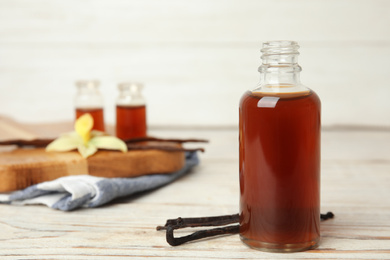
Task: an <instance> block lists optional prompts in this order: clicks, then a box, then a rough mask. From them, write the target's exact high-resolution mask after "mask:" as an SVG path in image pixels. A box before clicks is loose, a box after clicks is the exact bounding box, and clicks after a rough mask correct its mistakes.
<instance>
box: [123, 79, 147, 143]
mask: <svg viewBox="0 0 390 260" xmlns="http://www.w3.org/2000/svg"><path fill="white" fill-rule="evenodd" d="M142 89H143V85H142V84H140V83H134V82H125V83H121V84H119V85H118V90H119V97H118V99H117V102H116V136H117V137H118V138H121V139H123V140H126V139H131V138H137V137H145V136H146V132H147V125H146V102H145V99H144V97H143V96H142V93H141V91H142Z"/></svg>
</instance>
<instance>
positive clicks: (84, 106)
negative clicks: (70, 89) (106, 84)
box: [75, 80, 104, 131]
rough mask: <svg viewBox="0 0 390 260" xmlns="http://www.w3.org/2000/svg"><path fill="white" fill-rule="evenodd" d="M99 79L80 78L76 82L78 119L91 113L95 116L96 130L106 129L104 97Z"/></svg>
mask: <svg viewBox="0 0 390 260" xmlns="http://www.w3.org/2000/svg"><path fill="white" fill-rule="evenodd" d="M99 85H100V82H99V81H97V80H80V81H77V82H76V87H77V94H76V98H75V108H76V119H77V118H79V117H80V116H82V115H84V114H86V113H89V114H91V116H92V117H93V122H94V124H93V128H92V129H94V130H99V131H104V115H103V97H102V95H101V94H100V92H99Z"/></svg>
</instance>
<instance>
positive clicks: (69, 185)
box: [0, 152, 199, 211]
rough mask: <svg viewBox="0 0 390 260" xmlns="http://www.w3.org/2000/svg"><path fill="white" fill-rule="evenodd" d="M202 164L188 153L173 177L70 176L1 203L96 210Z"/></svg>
mask: <svg viewBox="0 0 390 260" xmlns="http://www.w3.org/2000/svg"><path fill="white" fill-rule="evenodd" d="M197 164H199V159H198V156H197V153H196V152H187V153H186V164H185V166H184V167H183V168H182V169H180V170H179V171H177V172H173V173H171V174H154V175H144V176H140V177H134V178H101V177H95V176H90V175H73V176H66V177H62V178H59V179H56V180H54V181H48V182H43V183H39V184H36V185H33V186H30V187H28V188H26V189H24V190H20V191H16V192H13V193H11V194H0V202H1V203H8V204H13V205H29V204H44V205H47V206H48V207H51V208H53V209H58V210H63V211H70V210H74V209H77V208H83V207H84V208H85V207H86V208H94V207H98V206H101V205H103V204H106V203H108V202H110V201H112V200H114V199H116V198H121V197H128V196H131V195H133V194H136V193H139V192H143V191H149V190H153V189H156V188H158V187H161V186H164V185H166V184H169V183H171V182H173V181H174V180H176V179H178V178H179V177H181V176H183V175H185V174H187V173H189V172H190V170H191V169H192V168H193V167H194V166H196V165H197Z"/></svg>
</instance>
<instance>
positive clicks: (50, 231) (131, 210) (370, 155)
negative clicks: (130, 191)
mask: <svg viewBox="0 0 390 260" xmlns="http://www.w3.org/2000/svg"><path fill="white" fill-rule="evenodd" d="M152 132H153V134H155V135H158V136H161V137H176V138H191V137H196V138H206V139H209V140H210V143H209V144H208V145H205V148H206V152H205V153H204V154H200V159H201V164H200V165H199V166H198V167H196V168H195V169H194V170H193V171H192V172H191V173H190V174H189V175H187V176H184V177H183V178H181V179H179V180H178V181H176V182H174V183H172V184H170V185H168V186H165V187H163V188H160V189H158V190H155V191H153V192H149V193H146V194H142V195H139V196H135V197H131V198H126V199H121V200H117V201H115V202H113V203H110V204H109V205H107V206H103V207H100V208H96V209H82V210H77V211H74V212H67V213H64V212H61V211H56V210H52V209H49V208H46V207H44V206H9V205H0V213H1V214H0V228H1V232H0V241H1V243H0V258H1V259H26V258H28V259H127V258H130V257H133V258H138V259H143V258H145V257H153V258H155V259H184V258H185V259H254V258H256V259H352V258H353V259H390V202H389V199H388V198H389V197H390V175H389V173H390V149H389V147H390V132H386V131H357V130H355V131H343V130H340V131H323V134H322V185H321V186H322V191H321V211H322V212H327V211H333V212H334V213H335V215H336V217H335V218H334V219H332V220H328V221H326V222H322V223H321V235H322V240H321V244H320V246H319V248H318V249H316V250H310V251H307V252H301V253H292V254H275V253H264V252H260V251H256V250H253V249H249V248H248V247H246V246H245V245H244V244H243V243H242V242H241V241H240V240H239V237H238V235H231V236H224V237H220V238H215V239H207V240H203V241H199V242H194V243H188V244H184V245H182V246H179V247H171V246H169V245H168V244H167V243H166V241H165V233H164V232H158V231H156V230H155V228H156V226H157V225H162V224H164V223H165V220H166V219H168V218H176V217H179V216H181V217H198V216H210V215H223V214H233V213H237V212H238V199H239V185H238V138H237V136H238V133H237V131H236V130H234V129H219V130H216V129H214V130H212V129H198V130H196V129H193V130H185V129H181V130H161V129H160V130H158V129H155V130H152ZM190 231H191V232H192V231H193V230H183V231H177V232H176V233H175V234H176V235H183V234H188V232H190Z"/></svg>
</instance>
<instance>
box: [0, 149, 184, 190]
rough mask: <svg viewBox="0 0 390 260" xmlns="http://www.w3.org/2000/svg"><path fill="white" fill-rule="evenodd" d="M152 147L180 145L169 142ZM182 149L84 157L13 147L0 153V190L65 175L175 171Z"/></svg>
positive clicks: (180, 160) (182, 154) (14, 188)
mask: <svg viewBox="0 0 390 260" xmlns="http://www.w3.org/2000/svg"><path fill="white" fill-rule="evenodd" d="M152 145H153V146H165V147H167V146H169V147H179V148H180V147H181V144H178V143H173V142H157V143H153V144H152ZM184 163H185V158H184V152H183V151H163V150H158V149H156V150H154V149H153V150H130V151H128V152H126V153H122V152H118V151H98V152H97V153H96V154H94V155H93V156H91V157H89V158H87V159H84V158H83V157H81V155H80V154H79V153H78V152H76V151H74V152H73V151H72V152H46V151H45V150H44V149H43V148H37V149H15V150H12V151H8V152H1V153H0V192H6V191H13V190H18V189H23V188H26V187H28V186H30V185H32V184H36V183H40V182H44V181H50V180H54V179H56V178H59V177H63V176H68V175H82V174H89V175H93V176H99V177H134V176H140V175H146V174H162V173H171V172H173V171H177V170H179V169H181V168H182V167H183V166H184Z"/></svg>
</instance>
